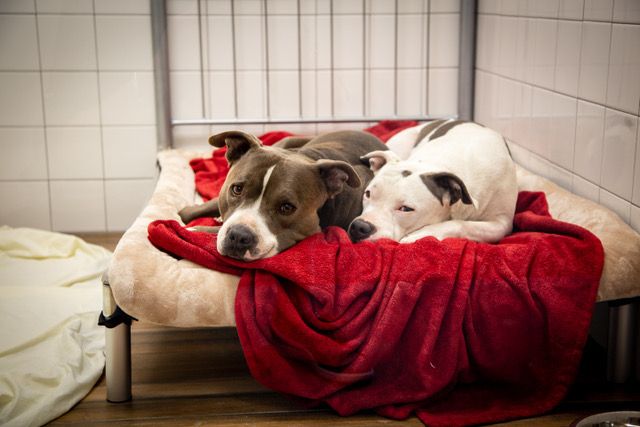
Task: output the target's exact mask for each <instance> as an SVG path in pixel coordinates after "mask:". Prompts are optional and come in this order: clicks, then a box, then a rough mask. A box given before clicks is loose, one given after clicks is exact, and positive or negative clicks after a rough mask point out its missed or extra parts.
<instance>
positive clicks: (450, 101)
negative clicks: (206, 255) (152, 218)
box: [152, 0, 475, 146]
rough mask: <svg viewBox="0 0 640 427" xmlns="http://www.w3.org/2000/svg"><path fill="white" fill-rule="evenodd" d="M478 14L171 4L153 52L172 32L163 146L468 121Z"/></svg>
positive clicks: (398, 5) (425, 8)
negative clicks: (221, 133) (382, 124)
mask: <svg viewBox="0 0 640 427" xmlns="http://www.w3.org/2000/svg"><path fill="white" fill-rule="evenodd" d="M154 1H155V0H154ZM157 1H158V3H164V2H162V1H161V0H157ZM474 7H475V5H474V3H473V2H467V1H462V2H459V1H456V0H452V1H436V0H430V1H429V0H233V1H231V0H209V1H205V0H191V1H189V0H173V1H168V2H167V3H166V10H164V13H162V14H161V12H162V11H156V12H154V13H156V14H158V15H161V16H159V17H158V19H156V20H154V27H155V28H154V41H157V40H161V39H162V36H161V35H162V30H163V29H164V31H165V33H164V35H165V37H164V39H165V43H166V45H165V46H164V49H165V52H166V58H165V64H164V66H162V65H161V64H159V65H157V67H156V77H157V78H158V80H160V81H162V82H164V83H162V84H159V86H162V87H164V89H163V90H164V92H163V93H165V94H168V95H166V96H160V97H159V98H162V99H159V101H162V102H164V103H165V104H168V106H165V107H162V106H160V108H158V110H159V111H160V112H163V114H160V113H159V116H158V120H159V123H164V124H165V126H164V128H165V129H164V133H165V134H166V135H165V136H164V137H163V136H162V135H161V137H160V138H159V141H160V145H161V146H169V145H170V141H171V137H172V136H173V134H185V133H186V134H189V133H198V131H197V130H195V128H196V127H197V128H199V129H200V130H201V131H202V132H204V133H208V132H211V131H217V130H219V129H222V128H228V127H230V126H234V127H243V128H244V129H248V130H249V131H253V132H256V133H257V132H261V131H264V130H265V129H269V128H274V127H279V128H283V127H284V126H286V128H287V129H292V130H294V131H300V132H318V131H322V130H323V129H326V128H333V129H335V128H336V127H340V126H341V125H342V124H344V123H346V124H344V125H342V126H344V127H354V124H355V123H360V126H362V123H365V122H374V121H378V120H381V119H394V118H395V119H423V118H425V117H454V116H460V117H470V106H471V105H473V103H472V99H471V93H472V92H473V90H472V80H471V78H472V75H473V73H472V72H471V71H468V70H467V69H466V68H469V67H470V68H469V70H472V69H473V61H472V59H473V49H472V48H473V28H472V27H473V24H474V22H475V21H474V19H473V17H474V16H475V10H474ZM152 12H153V11H152ZM470 12H471V13H470ZM469 17H471V18H472V19H470V20H469V19H468V18H469ZM465 18H467V21H464V19H465ZM156 21H157V23H156ZM163 21H164V27H163V25H162V24H163ZM156 29H157V31H156ZM161 49H163V46H162V44H161V43H157V46H156V52H158V51H159V50H161ZM156 56H157V55H156ZM462 79H466V81H465V82H461V81H462ZM459 97H460V98H462V102H460V101H459ZM187 126H189V127H194V129H190V130H187V129H185V127H187Z"/></svg>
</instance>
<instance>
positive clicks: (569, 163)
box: [474, 0, 640, 231]
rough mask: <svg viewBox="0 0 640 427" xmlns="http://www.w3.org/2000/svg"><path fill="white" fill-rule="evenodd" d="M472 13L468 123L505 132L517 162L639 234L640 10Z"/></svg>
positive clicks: (584, 5)
mask: <svg viewBox="0 0 640 427" xmlns="http://www.w3.org/2000/svg"><path fill="white" fill-rule="evenodd" d="M513 3H518V7H516V6H515V5H514V4H513ZM554 10H556V11H555V12H554ZM479 11H480V14H479V16H478V38H477V61H476V67H477V70H476V101H475V111H474V113H475V119H476V120H477V121H479V122H481V123H483V124H486V125H489V126H492V127H494V128H496V129H499V130H501V131H502V132H504V133H505V134H506V135H507V137H508V138H509V139H510V140H511V148H512V153H513V155H514V158H515V159H516V161H517V162H518V163H521V164H522V165H524V166H525V167H527V168H529V169H531V170H532V171H534V172H536V173H539V174H541V175H544V176H546V177H548V178H550V179H551V180H553V181H555V182H556V183H558V184H560V185H562V186H564V187H565V188H567V189H569V190H571V191H573V192H574V193H576V194H579V195H581V196H583V197H586V198H588V199H591V200H594V201H596V202H599V203H601V204H603V205H605V206H607V207H609V208H610V209H612V210H613V211H614V212H616V213H618V215H620V217H621V218H622V219H623V220H624V221H626V222H628V223H630V224H631V226H632V227H634V228H635V229H636V230H639V231H640V213H639V212H640V207H639V206H640V135H639V133H640V132H639V130H638V128H639V126H640V123H639V122H640V79H639V78H638V76H640V25H638V24H640V18H639V16H640V3H639V2H637V1H634V0H628V1H627V0H559V1H553V0H548V1H543V2H509V1H502V2H499V1H490V0H485V1H483V0H480V3H479ZM514 21H515V23H514ZM509 40H516V41H515V45H516V47H515V49H514V48H513V47H512V45H511V44H512V42H511V41H509ZM552 52H553V55H552V54H551V53H552ZM512 64H513V66H512ZM511 92H513V93H514V95H513V100H511V99H510V93H511ZM510 106H511V107H510Z"/></svg>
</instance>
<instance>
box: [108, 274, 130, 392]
mask: <svg viewBox="0 0 640 427" xmlns="http://www.w3.org/2000/svg"><path fill="white" fill-rule="evenodd" d="M123 317H124V318H125V320H124V321H123V320H122V319H123ZM126 318H128V319H129V321H127V320H126ZM110 319H114V320H115V323H116V324H117V325H116V326H114V325H110V324H108V322H109V321H110ZM100 320H101V322H100V323H101V324H103V325H104V326H106V329H105V359H106V367H105V377H106V382H107V400H108V401H109V402H114V403H118V402H126V401H129V400H131V321H130V320H131V318H130V317H128V316H127V315H126V314H124V313H123V312H122V311H121V310H120V309H119V307H118V306H117V304H116V301H115V299H114V298H113V293H112V292H111V287H110V286H109V283H108V281H107V279H106V277H105V278H103V288H102V316H101V319H100Z"/></svg>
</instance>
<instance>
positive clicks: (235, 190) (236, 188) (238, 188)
mask: <svg viewBox="0 0 640 427" xmlns="http://www.w3.org/2000/svg"><path fill="white" fill-rule="evenodd" d="M243 188H244V186H243V185H242V184H233V185H232V186H231V188H230V191H231V194H233V195H234V196H239V195H241V194H242V190H243Z"/></svg>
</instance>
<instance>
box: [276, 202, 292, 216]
mask: <svg viewBox="0 0 640 427" xmlns="http://www.w3.org/2000/svg"><path fill="white" fill-rule="evenodd" d="M295 211H296V207H295V206H293V205H292V204H291V203H283V204H281V205H280V206H279V207H278V213H279V214H280V215H291V214H292V213H294V212H295Z"/></svg>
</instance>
